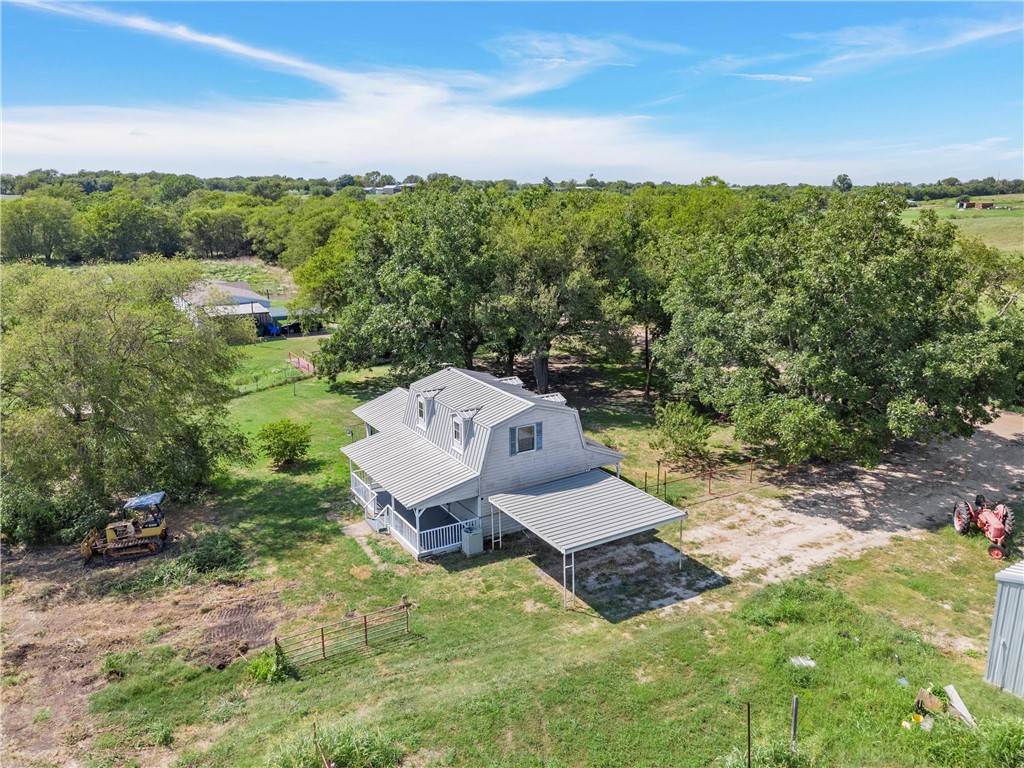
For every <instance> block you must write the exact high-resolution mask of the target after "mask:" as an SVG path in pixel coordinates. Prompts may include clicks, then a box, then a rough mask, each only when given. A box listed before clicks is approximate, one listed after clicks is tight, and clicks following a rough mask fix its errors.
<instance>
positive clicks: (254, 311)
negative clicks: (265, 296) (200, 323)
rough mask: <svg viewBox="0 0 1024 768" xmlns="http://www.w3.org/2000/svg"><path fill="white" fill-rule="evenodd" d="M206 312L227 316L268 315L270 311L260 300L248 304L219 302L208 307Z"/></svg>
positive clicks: (217, 315) (216, 315)
mask: <svg viewBox="0 0 1024 768" xmlns="http://www.w3.org/2000/svg"><path fill="white" fill-rule="evenodd" d="M206 312H207V314H209V315H213V316H215V317H227V316H233V315H266V314H269V313H270V311H269V310H268V309H267V307H264V306H263V305H262V304H260V303H259V302H250V303H248V304H218V305H217V306H215V307H206Z"/></svg>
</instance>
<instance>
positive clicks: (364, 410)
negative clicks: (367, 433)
mask: <svg viewBox="0 0 1024 768" xmlns="http://www.w3.org/2000/svg"><path fill="white" fill-rule="evenodd" d="M408 399H409V390H407V389H402V388H401V387H395V388H394V389H392V390H391V391H390V392H387V393H385V394H383V395H381V396H380V397H377V398H374V399H373V400H371V401H370V402H368V403H363V404H362V405H360V406H359V407H358V408H353V409H352V414H353V415H354V416H355V417H356V418H358V419H362V420H363V421H365V422H366V423H367V424H369V425H370V426H371V427H373V428H374V429H376V430H378V431H379V432H383V431H384V430H385V429H387V428H388V427H391V426H396V425H399V424H401V423H402V419H403V418H404V417H405V403H406V400H408Z"/></svg>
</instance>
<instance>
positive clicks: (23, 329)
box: [0, 175, 1024, 540]
mask: <svg viewBox="0 0 1024 768" xmlns="http://www.w3.org/2000/svg"><path fill="white" fill-rule="evenodd" d="M145 178H146V179H148V180H146V181H143V180H142V179H141V178H136V179H132V178H127V177H126V180H125V181H124V184H123V185H122V186H119V185H117V184H115V185H114V186H112V188H111V189H109V190H107V191H94V192H91V193H86V192H85V191H83V189H82V188H81V187H80V185H77V184H70V183H69V182H67V181H66V180H58V179H56V178H51V182H53V183H49V184H43V185H41V186H39V187H37V188H36V189H33V190H29V191H27V192H26V193H25V195H24V196H23V197H22V198H20V199H18V200H15V201H5V202H3V203H2V204H0V215H2V216H3V222H2V223H3V225H4V229H3V251H4V262H5V265H4V267H3V282H4V291H3V293H2V294H0V301H2V305H0V310H2V312H0V324H2V328H0V330H2V331H3V333H2V335H0V345H2V353H3V358H4V362H5V366H4V377H3V381H2V393H3V399H2V414H0V415H2V417H3V418H2V419H0V430H2V437H3V441H4V451H3V454H2V456H0V461H2V469H3V473H4V478H5V482H4V484H3V486H2V488H0V494H2V499H0V501H2V505H0V506H2V517H0V529H2V530H3V532H4V534H5V535H11V536H15V537H16V538H20V539H22V540H39V539H45V538H49V537H53V536H54V535H57V534H59V533H60V532H61V531H63V532H65V533H68V532H69V531H70V532H72V533H74V534H75V535H77V532H78V531H79V529H80V528H81V526H82V525H84V524H85V523H86V522H88V520H89V519H91V518H89V516H88V514H86V512H83V510H86V511H88V510H102V509H104V508H106V507H107V506H109V504H110V501H111V499H112V498H113V497H115V496H117V495H118V494H123V493H126V492H131V491H135V490H138V489H139V487H140V485H146V486H147V487H148V486H149V485H152V484H157V485H160V486H162V487H165V489H166V490H168V491H172V492H174V493H175V494H176V495H187V494H189V493H193V492H196V491H197V490H198V489H200V488H202V487H203V486H204V485H205V484H206V483H207V482H208V481H209V479H210V477H211V476H212V473H213V472H214V471H215V470H216V467H217V466H218V464H219V463H220V462H222V461H223V460H225V459H232V460H237V459H240V458H244V457H245V456H246V455H247V448H246V446H245V444H244V441H242V440H240V438H239V436H238V434H237V431H236V430H234V429H233V428H232V427H231V426H230V424H229V422H228V421H227V420H226V418H225V414H226V412H225V404H226V402H227V400H228V398H229V397H230V396H231V394H232V393H231V392H230V390H229V389H228V388H227V387H226V385H225V383H224V382H225V380H226V376H227V375H229V373H230V371H231V370H232V368H233V366H234V365H235V364H236V362H237V348H236V347H232V344H233V343H237V342H239V341H242V340H245V339H248V338H251V335H252V334H251V330H252V329H251V328H249V327H245V328H242V327H236V326H235V325H233V324H232V323H230V322H227V321H225V320H224V319H223V318H221V319H216V318H207V317H205V316H204V315H201V314H196V313H194V312H193V313H183V312H182V311H180V310H179V309H177V308H176V307H175V301H174V300H175V298H176V297H180V296H181V295H183V294H184V293H185V292H186V291H187V289H188V287H189V286H190V285H191V284H193V283H194V282H195V281H196V280H197V279H198V278H199V274H200V273H199V270H198V265H196V264H195V263H192V262H189V261H188V260H181V259H168V258H163V256H167V255H171V254H176V253H181V252H182V251H181V250H180V249H181V248H184V249H185V250H184V252H185V253H186V254H193V255H201V256H206V257H216V256H218V255H223V254H226V253H228V252H230V248H228V247H227V246H226V245H224V243H226V242H234V243H239V242H240V243H243V244H244V248H245V249H247V250H248V252H250V253H253V254H256V255H258V256H260V257H261V258H263V259H265V260H267V261H268V262H277V263H280V264H283V265H285V266H287V267H289V268H291V269H293V270H294V277H295V281H296V284H297V286H298V288H299V295H298V296H297V298H296V299H295V301H294V304H295V307H296V308H299V309H305V310H307V311H308V312H310V313H311V314H313V313H315V314H316V315H318V316H320V317H323V318H324V319H325V320H326V321H328V322H329V323H330V326H331V328H332V333H331V336H330V337H329V338H327V339H325V340H324V341H323V343H322V345H321V352H320V354H319V360H318V370H319V371H320V372H321V374H322V375H325V376H328V377H331V376H335V375H337V374H338V373H340V372H341V371H343V370H347V369H352V368H360V367H365V366H370V365H374V364H379V363H385V364H389V365H391V366H393V368H394V369H395V370H396V371H397V372H398V374H399V375H401V376H405V377H406V378H411V377H414V376H417V375H419V374H421V373H424V372H427V371H431V370H434V369H436V368H438V367H441V366H444V365H458V366H465V367H473V366H474V365H476V364H479V363H480V361H481V359H482V358H487V359H489V360H490V364H492V365H494V366H495V367H497V368H500V369H503V370H504V371H505V372H506V373H509V374H511V373H514V372H517V373H520V374H524V375H525V371H524V370H523V369H522V368H517V366H519V365H520V363H521V362H524V363H525V361H528V365H529V372H530V378H531V379H532V382H533V383H534V385H535V386H536V388H537V389H538V390H539V391H541V392H545V391H547V390H548V388H549V386H551V385H552V384H553V385H555V386H557V384H558V382H557V381H554V382H552V381H551V378H552V374H551V372H550V371H549V366H548V362H549V359H550V357H551V355H552V354H553V353H554V352H556V351H557V350H558V349H564V348H570V347H571V348H575V349H582V350H585V351H586V352H587V354H590V355H594V356H601V357H603V358H604V359H609V360H613V361H621V362H627V361H629V362H632V363H634V364H638V365H641V366H642V367H643V369H644V371H645V372H646V376H647V387H646V389H647V394H652V390H653V389H658V390H659V391H660V394H661V395H662V396H663V398H665V399H668V400H671V401H675V402H677V403H679V404H681V405H682V406H683V407H682V409H681V410H678V411H677V412H676V413H674V414H669V416H671V417H672V418H675V420H676V421H677V422H678V423H677V424H675V427H674V428H675V431H677V432H679V431H680V430H682V431H686V430H690V431H692V427H693V425H694V424H697V425H700V424H702V423H704V422H703V421H701V420H702V419H706V418H709V417H714V418H720V419H725V420H728V421H729V422H731V423H732V424H733V425H734V426H735V428H736V434H737V437H738V438H739V439H741V440H743V441H745V442H747V443H749V444H752V445H757V446H760V447H762V449H763V451H764V452H765V454H767V455H770V456H774V457H777V458H779V459H780V460H783V461H802V460H806V459H808V458H811V457H823V458H827V459H853V460H856V461H860V462H864V463H868V464H870V463H873V462H875V461H877V460H878V459H879V457H880V455H881V453H882V451H884V450H885V449H886V448H887V447H888V446H889V445H891V444H892V442H893V441H894V440H898V439H918V440H929V439H932V438H934V437H937V436H947V435H964V434H969V433H970V432H971V430H972V429H973V428H974V427H975V426H976V425H977V424H979V423H983V422H984V421H986V420H987V419H988V418H989V410H988V409H989V408H990V407H991V406H992V405H994V404H998V405H1004V406H1005V405H1017V406H1020V405H1022V404H1024V373H1022V371H1024V343H1022V342H1024V312H1022V311H1021V301H1020V295H1021V292H1022V290H1024V264H1022V258H1021V256H1020V255H1019V254H1007V253H1003V252H1000V251H997V250H994V249H992V248H989V247H986V246H985V245H983V244H981V243H980V242H978V241H976V240H971V239H968V238H964V237H963V236H961V235H960V234H959V233H958V231H957V229H956V228H955V225H954V224H953V223H952V222H949V221H945V222H944V221H940V220H939V219H938V218H937V217H936V216H935V215H934V214H932V213H931V212H927V211H926V212H924V213H923V214H922V215H921V216H920V217H919V219H917V220H916V221H915V222H913V223H908V222H906V221H904V220H903V219H902V218H901V217H900V213H901V211H902V210H903V209H904V208H905V206H906V198H905V194H904V192H903V191H902V190H897V189H893V188H889V187H871V188H856V187H853V186H852V184H847V183H846V182H847V181H848V179H844V178H842V177H837V180H836V183H835V184H833V186H832V187H830V188H822V187H804V188H800V189H790V190H789V191H788V192H787V193H785V194H781V193H780V194H774V193H773V194H765V193H764V190H744V189H737V188H735V187H730V186H729V185H727V184H726V183H725V182H724V181H722V180H721V179H718V178H717V177H709V178H706V179H703V180H702V181H701V182H700V183H697V184H692V185H649V186H648V185H640V186H637V187H636V188H634V189H631V190H629V191H628V193H623V192H620V191H615V190H609V189H601V188H597V187H595V186H594V185H590V186H587V187H586V188H585V189H577V188H576V187H575V186H569V185H566V187H565V188H560V187H559V185H556V184H538V185H531V186H520V187H518V188H515V189H513V188H511V187H510V186H507V185H505V184H502V183H496V184H479V183H472V182H469V183H467V182H466V181H465V180H462V179H458V178H455V177H447V176H443V175H435V176H434V177H433V178H431V179H428V180H424V181H422V182H418V183H417V186H416V187H415V188H414V189H412V190H408V191H405V192H402V193H401V194H398V195H394V196H391V197H387V198H385V199H381V200H361V199H359V195H356V194H353V195H346V194H333V195H331V196H330V197H326V196H312V195H306V196H299V195H296V194H294V193H289V192H284V193H282V194H281V195H277V191H279V190H280V185H279V184H272V185H271V188H272V190H273V191H268V189H269V188H268V187H267V185H260V182H263V181H266V179H254V180H252V185H251V186H250V187H249V188H248V189H247V191H245V192H225V191H223V190H213V189H210V188H208V186H207V183H206V182H203V181H202V180H198V179H189V178H187V177H181V176H173V175H164V176H161V177H160V178H159V180H157V179H156V178H155V177H145ZM271 181H273V180H271ZM278 181H279V182H280V180H278ZM197 182H198V186H197ZM280 183H281V184H283V182H280ZM258 185H259V186H258ZM346 188H348V187H346ZM353 188H355V189H357V191H358V192H359V193H361V192H362V188H361V187H353ZM272 198H273V199H272ZM12 206H14V207H13V209H12ZM19 206H21V208H19ZM24 208H28V209H30V210H32V211H33V212H34V214H36V216H37V218H36V219H34V221H35V225H34V226H33V227H32V228H31V229H32V238H33V243H35V245H33V248H37V249H38V250H36V251H33V252H32V253H31V255H30V256H29V257H27V258H26V259H25V260H26V261H30V262H41V263H28V264H18V263H15V264H13V265H12V264H10V263H9V262H10V261H17V253H18V252H17V250H16V245H12V244H11V243H12V240H11V238H15V239H16V238H17V237H21V236H23V233H21V232H20V231H19V230H18V229H17V226H16V224H17V220H16V218H15V219H14V221H15V226H14V229H13V232H12V229H11V226H12V225H11V221H12V219H11V218H9V217H10V216H11V213H10V212H11V211H12V210H14V211H19V210H22V212H24V210H23V209H24ZM68 209H70V211H71V217H70V220H68V218H67V217H66V216H64V214H65V213H66V212H67V211H68ZM54 211H57V213H54ZM43 213H52V214H53V216H51V217H49V218H47V217H46V216H43ZM17 215H20V214H15V216H17ZM62 216H63V218H62ZM51 218H53V219H57V220H59V221H63V222H64V225H62V226H65V227H66V229H63V230H62V229H61V228H60V227H59V226H57V225H56V224H48V225H46V226H42V227H41V229H38V228H37V227H38V222H39V221H50V219H51ZM175 226H177V229H175ZM140 233H141V234H140ZM175 237H177V238H179V239H178V240H175ZM36 238H38V239H36ZM147 238H149V239H147ZM14 242H15V243H16V240H15V241H14ZM69 243H71V244H73V247H74V248H80V249H83V250H81V251H80V252H79V253H80V257H81V259H82V260H84V261H88V262H97V263H96V264H94V265H90V266H85V267H83V268H79V269H73V270H66V269H47V268H46V267H45V266H44V264H45V262H46V261H47V260H49V262H50V263H56V262H57V261H59V260H62V259H65V260H67V259H70V258H71V257H70V256H69V255H68V254H69V251H68V250H67V249H69V248H71V247H72V245H69ZM160 243H164V244H165V245H166V247H159V244H160ZM83 244H84V245H83ZM154 244H157V245H154ZM175 244H176V245H175ZM172 246H174V247H172ZM62 249H63V250H62ZM147 252H149V253H152V254H154V255H150V256H147V257H143V258H141V259H139V256H140V254H143V253H147ZM12 254H13V255H12ZM47 254H49V256H47ZM94 254H95V255H94ZM137 259H138V261H137V263H133V264H130V265H129V264H105V263H102V262H104V261H105V260H109V261H132V260H137ZM662 410H663V411H664V409H662ZM68 535H71V534H68Z"/></svg>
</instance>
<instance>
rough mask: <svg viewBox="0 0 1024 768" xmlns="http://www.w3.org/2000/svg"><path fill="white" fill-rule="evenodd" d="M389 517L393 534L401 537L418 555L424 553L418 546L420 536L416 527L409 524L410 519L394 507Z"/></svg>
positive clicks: (408, 547) (411, 550) (407, 547)
mask: <svg viewBox="0 0 1024 768" xmlns="http://www.w3.org/2000/svg"><path fill="white" fill-rule="evenodd" d="M389 509H390V508H389ZM388 517H389V520H388V522H389V526H388V528H389V530H390V531H391V533H392V535H394V536H397V537H398V538H399V539H401V540H402V543H403V544H405V547H406V549H408V550H409V551H410V552H412V553H413V554H414V555H416V556H417V557H418V556H419V555H420V554H422V553H421V552H420V548H419V546H418V538H419V537H418V536H417V535H416V529H415V528H414V527H412V526H411V525H409V523H408V521H407V520H406V519H405V518H404V517H402V516H401V515H400V514H398V513H397V512H395V511H394V510H393V509H391V510H390V511H389V513H388Z"/></svg>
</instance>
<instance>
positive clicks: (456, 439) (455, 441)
mask: <svg viewBox="0 0 1024 768" xmlns="http://www.w3.org/2000/svg"><path fill="white" fill-rule="evenodd" d="M452 448H454V449H455V450H456V451H461V450H462V419H460V418H459V417H458V416H456V417H455V418H454V419H452Z"/></svg>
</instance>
